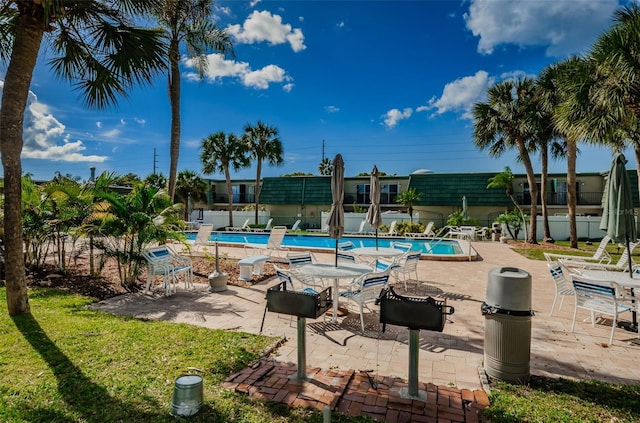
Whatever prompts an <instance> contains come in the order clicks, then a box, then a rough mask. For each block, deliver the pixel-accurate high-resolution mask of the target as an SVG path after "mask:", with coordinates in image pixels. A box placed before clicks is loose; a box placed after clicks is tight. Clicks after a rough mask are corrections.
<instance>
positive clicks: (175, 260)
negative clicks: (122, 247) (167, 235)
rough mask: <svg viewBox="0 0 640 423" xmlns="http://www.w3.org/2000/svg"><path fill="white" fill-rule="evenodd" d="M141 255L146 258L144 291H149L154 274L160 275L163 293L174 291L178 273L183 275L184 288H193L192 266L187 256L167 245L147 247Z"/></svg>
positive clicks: (168, 293) (167, 293)
mask: <svg viewBox="0 0 640 423" xmlns="http://www.w3.org/2000/svg"><path fill="white" fill-rule="evenodd" d="M142 256H143V257H144V258H145V259H146V260H147V283H146V285H145V289H144V292H145V293H147V294H148V293H151V287H152V284H153V282H154V281H155V278H156V276H162V280H163V288H164V291H165V295H171V294H173V293H174V292H176V285H177V284H178V276H179V275H183V279H184V286H185V289H186V288H193V267H192V264H191V259H189V258H188V257H185V256H181V255H179V254H178V253H176V252H175V251H173V250H172V249H171V248H170V247H169V246H168V245H160V246H158V247H152V248H147V249H146V250H144V251H143V252H142Z"/></svg>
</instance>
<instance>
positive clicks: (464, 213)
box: [462, 195, 469, 220]
mask: <svg viewBox="0 0 640 423" xmlns="http://www.w3.org/2000/svg"><path fill="white" fill-rule="evenodd" d="M462 217H464V218H465V220H466V219H467V218H468V217H469V216H468V214H467V197H466V196H465V195H463V196H462Z"/></svg>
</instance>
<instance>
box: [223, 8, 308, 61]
mask: <svg viewBox="0 0 640 423" xmlns="http://www.w3.org/2000/svg"><path fill="white" fill-rule="evenodd" d="M227 31H228V32H229V34H231V35H232V36H233V37H234V38H235V39H236V41H237V42H239V43H246V44H253V43H259V42H262V41H267V42H269V43H270V44H272V45H277V44H284V43H287V42H288V43H289V44H290V45H291V49H292V50H293V51H295V52H296V53H297V52H299V51H302V50H304V49H306V48H307V47H306V46H305V45H304V34H303V33H302V30H301V29H300V28H295V29H294V28H292V27H291V25H289V24H284V23H282V17H281V16H279V15H272V14H271V13H270V12H268V11H266V10H263V11H262V12H258V11H257V10H255V11H253V12H252V13H251V15H249V17H248V18H247V20H245V21H244V23H243V24H242V26H241V25H239V24H236V25H229V26H228V27H227Z"/></svg>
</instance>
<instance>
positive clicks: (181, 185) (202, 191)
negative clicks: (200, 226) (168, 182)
mask: <svg viewBox="0 0 640 423" xmlns="http://www.w3.org/2000/svg"><path fill="white" fill-rule="evenodd" d="M176 192H177V193H178V195H179V196H180V198H181V199H182V204H183V206H184V220H189V200H191V201H193V202H197V201H201V200H205V199H206V198H207V183H206V181H205V180H204V179H202V178H201V177H200V176H198V174H197V173H196V172H194V171H192V170H182V171H180V172H178V179H177V181H176Z"/></svg>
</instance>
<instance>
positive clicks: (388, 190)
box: [356, 184, 400, 204]
mask: <svg viewBox="0 0 640 423" xmlns="http://www.w3.org/2000/svg"><path fill="white" fill-rule="evenodd" d="M399 191H400V184H382V185H380V204H395V203H396V198H398V192H399ZM356 203H358V204H371V185H370V184H358V185H357V186H356Z"/></svg>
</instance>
